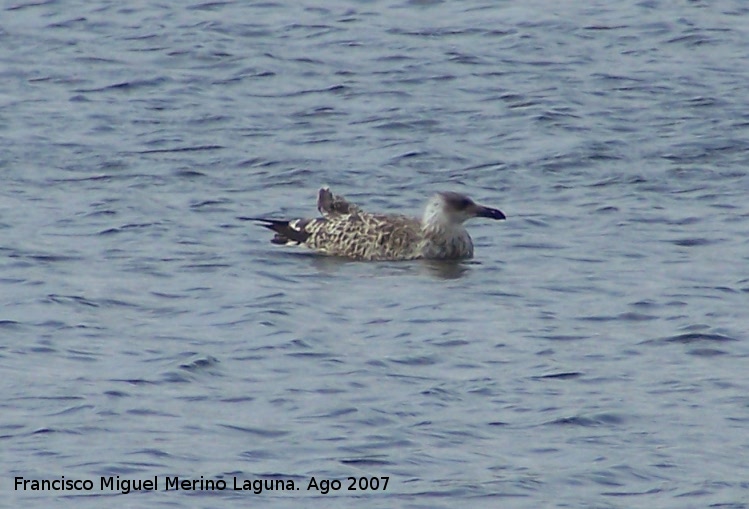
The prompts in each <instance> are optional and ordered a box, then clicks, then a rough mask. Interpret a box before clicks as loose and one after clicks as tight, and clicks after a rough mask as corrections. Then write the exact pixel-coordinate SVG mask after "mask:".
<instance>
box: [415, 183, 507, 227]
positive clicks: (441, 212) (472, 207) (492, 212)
mask: <svg viewBox="0 0 749 509" xmlns="http://www.w3.org/2000/svg"><path fill="white" fill-rule="evenodd" d="M472 217H487V218H489V219H505V215H504V214H503V213H502V211H501V210H499V209H493V208H491V207H485V206H483V205H479V204H478V203H475V202H474V201H473V200H472V199H470V198H469V197H468V196H466V195H464V194H460V193H455V192H452V191H445V192H440V193H437V194H435V195H434V196H433V197H432V199H431V200H429V203H427V207H426V210H425V211H424V224H441V225H444V226H447V225H460V224H463V223H464V222H465V221H467V220H468V219H471V218H472Z"/></svg>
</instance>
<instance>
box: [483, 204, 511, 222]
mask: <svg viewBox="0 0 749 509" xmlns="http://www.w3.org/2000/svg"><path fill="white" fill-rule="evenodd" d="M476 217H487V218H489V219H507V217H505V215H504V213H503V212H502V211H501V210H499V209H493V208H491V207H484V206H483V205H476Z"/></svg>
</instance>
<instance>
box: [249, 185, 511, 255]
mask: <svg viewBox="0 0 749 509" xmlns="http://www.w3.org/2000/svg"><path fill="white" fill-rule="evenodd" d="M317 208H318V210H319V211H320V213H321V214H322V215H323V217H320V218H315V219H294V220H290V221H284V220H277V219H262V218H255V220H257V221H260V222H261V224H262V226H264V227H266V228H268V229H270V230H273V231H274V232H275V236H274V237H273V239H272V240H271V242H272V243H274V244H282V245H305V246H307V247H309V248H311V249H314V250H316V251H317V252H319V253H322V254H326V255H331V256H341V257H345V258H351V259H355V260H413V259H417V258H428V259H463V258H471V257H472V256H473V242H472V241H471V237H470V236H469V235H468V232H467V231H466V230H465V228H464V227H463V222H465V221H466V220H467V219H470V218H472V217H487V218H490V219H505V216H504V214H503V213H502V212H501V211H499V210H497V209H492V208H489V207H484V206H482V205H477V204H476V203H474V202H473V201H472V200H471V199H470V198H468V197H467V196H464V195H462V194H459V193H454V192H442V193H438V194H436V195H434V197H432V199H431V200H430V201H429V202H428V204H427V207H426V210H425V211H424V216H423V218H422V219H421V220H419V219H416V218H413V217H409V216H404V215H400V214H370V213H367V212H364V211H362V210H361V209H360V208H359V207H358V206H356V205H354V204H352V203H349V202H348V201H346V200H345V199H344V198H343V197H340V196H336V195H334V194H333V193H331V192H330V190H329V189H327V188H323V189H320V192H319V194H318V200H317Z"/></svg>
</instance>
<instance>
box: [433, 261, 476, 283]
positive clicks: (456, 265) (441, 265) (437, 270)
mask: <svg viewBox="0 0 749 509" xmlns="http://www.w3.org/2000/svg"><path fill="white" fill-rule="evenodd" d="M474 263H475V262H474ZM422 265H423V266H424V267H425V268H426V269H427V272H428V273H429V274H430V275H432V276H434V277H436V278H439V279H460V278H462V277H463V276H465V275H467V274H468V273H470V271H471V262H465V261H455V260H425V261H423V262H422Z"/></svg>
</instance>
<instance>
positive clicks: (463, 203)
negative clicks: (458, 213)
mask: <svg viewBox="0 0 749 509" xmlns="http://www.w3.org/2000/svg"><path fill="white" fill-rule="evenodd" d="M457 205H458V207H457V208H458V210H465V209H467V208H468V207H470V206H471V205H473V202H472V201H471V199H470V198H466V197H463V198H461V199H460V200H458V204H457Z"/></svg>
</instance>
